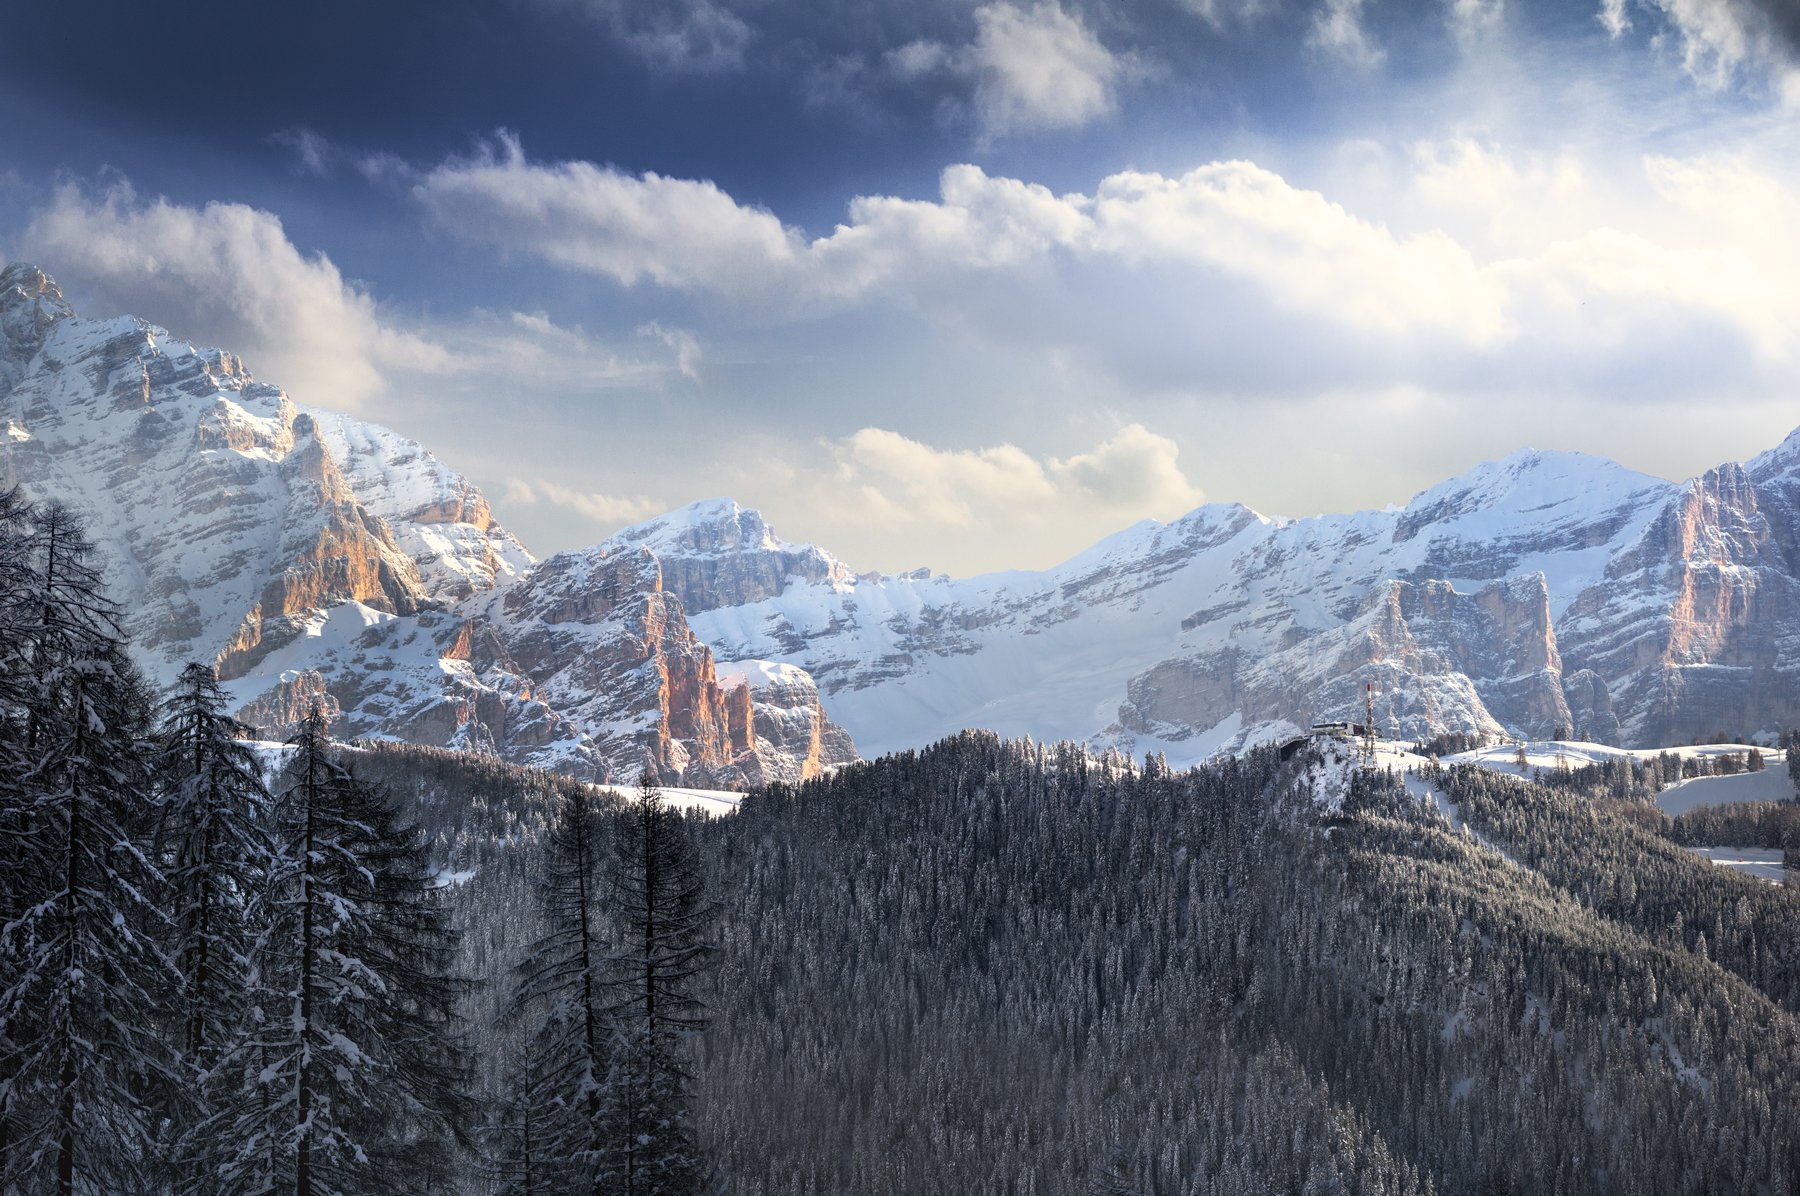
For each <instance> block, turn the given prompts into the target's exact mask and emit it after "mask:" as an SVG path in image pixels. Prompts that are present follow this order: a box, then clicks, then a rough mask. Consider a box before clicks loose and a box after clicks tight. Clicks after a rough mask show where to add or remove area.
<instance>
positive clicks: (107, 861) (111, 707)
mask: <svg viewBox="0 0 1800 1196" xmlns="http://www.w3.org/2000/svg"><path fill="white" fill-rule="evenodd" d="M28 548H29V560H30V562H31V566H32V567H31V569H30V571H29V573H28V574H27V575H26V578H25V581H26V584H27V587H28V588H27V591H26V593H25V594H24V595H23V597H22V599H21V600H20V602H19V606H18V608H17V609H19V610H23V611H25V612H26V617H24V618H23V619H22V620H21V621H20V623H19V624H18V625H17V626H15V628H14V630H15V632H16V633H17V634H18V636H19V642H18V643H17V644H16V645H15V646H14V647H13V649H12V650H13V651H14V652H16V653H19V654H20V655H21V656H22V657H23V665H24V667H25V669H26V671H27V676H26V679H25V685H24V687H23V693H22V694H21V695H20V698H21V700H20V702H19V709H18V711H17V712H16V715H15V718H14V728H13V729H14V732H15V733H16V734H17V735H18V744H19V748H20V752H21V756H22V759H21V761H20V766H19V767H18V768H17V770H16V772H15V773H14V775H13V776H11V777H9V778H8V780H7V782H6V790H7V792H6V798H5V804H6V807H7V809H6V824H7V832H8V833H7V837H8V839H9V840H10V843H9V847H8V850H9V852H10V853H12V858H11V859H9V861H8V862H9V865H10V866H11V872H10V874H9V875H8V877H7V888H8V890H9V892H10V900H11V903H12V905H13V907H14V911H15V915H14V916H13V917H12V918H11V919H10V920H9V921H8V922H7V923H6V925H5V926H4V928H3V929H0V957H3V958H4V959H5V960H6V961H7V965H6V966H7V971H8V975H7V976H6V981H7V983H6V987H5V989H4V991H0V1052H4V1055H3V1056H0V1075H4V1076H5V1080H6V1083H5V1090H4V1091H5V1099H6V1102H7V1108H6V1111H5V1122H6V1137H5V1142H4V1156H3V1157H0V1169H3V1171H0V1175H3V1176H4V1181H5V1183H7V1184H12V1185H14V1186H16V1187H17V1188H18V1189H19V1190H22V1191H31V1192H56V1193H59V1194H60V1196H70V1194H72V1193H74V1192H75V1191H77V1190H82V1191H142V1190H145V1185H146V1183H147V1181H146V1179H145V1176H146V1174H147V1170H148V1168H149V1166H150V1164H151V1162H152V1159H151V1156H152V1153H153V1149H152V1148H153V1142H154V1139H155V1133H156V1123H157V1121H158V1120H159V1117H158V1113H157V1112H156V1111H155V1110H153V1109H151V1108H150V1107H148V1104H147V1102H146V1100H145V1095H146V1094H147V1093H151V1092H167V1091H169V1090H170V1088H171V1087H172V1081H173V1076H172V1072H171V1070H170V1067H169V1061H168V1058H167V1052H166V1051H165V1050H164V1048H163V1044H162V1043H161V1041H160V1040H159V1039H158V1038H157V1036H156V1034H155V1026H156V1024H157V1020H158V1019H157V1018H156V1016H155V1014H156V1012H157V1009H158V1007H159V1003H160V999H161V997H162V995H164V994H165V993H166V991H167V980H168V975H169V973H168V961H167V958H166V956H165V955H164V954H163V953H162V952H161V950H160V948H159V946H158V943H159V940H160V939H161V937H162V933H161V931H162V928H163V927H164V926H166V919H165V918H164V917H163V915H162V914H161V912H160V911H159V910H158V909H157V907H156V905H155V901H156V899H157V897H158V893H157V887H158V886H159V885H160V883H161V878H160V876H159V875H158V873H157V870H156V867H155V865H154V863H153V862H152V861H151V860H150V859H149V858H147V856H146V854H145V853H144V852H143V851H142V850H141V849H140V847H139V845H138V839H139V835H140V834H141V832H142V830H143V829H144V828H145V827H146V826H147V825H148V812H149V809H150V801H149V778H148V775H147V770H146V769H145V767H144V753H143V752H142V750H141V748H142V744H143V740H144V738H145V734H146V730H147V722H148V705H149V704H148V701H147V699H146V697H145V694H144V688H143V685H142V682H141V681H140V679H139V678H138V675H137V673H136V671H135V670H134V668H133V666H132V664H131V662H130V660H129V659H128V657H127V656H126V652H125V646H124V643H123V640H122V637H121V634H120V632H119V628H118V619H117V615H116V612H115V610H114V608H113V607H112V605H111V604H110V603H109V602H108V601H107V599H106V597H105V595H104V593H103V587H102V584H101V577H100V571H99V568H98V566H97V565H96V564H95V562H94V559H93V552H94V549H93V545H92V544H91V543H90V542H89V541H88V540H87V538H86V536H85V534H84V532H83V529H82V526H81V522H80V520H79V519H78V518H76V517H75V516H74V515H73V514H72V513H71V512H69V511H68V510H66V509H65V508H62V507H60V506H56V505H52V506H49V507H47V508H45V509H44V510H43V511H42V512H41V513H40V514H39V516H38V518H37V519H36V521H35V525H34V527H33V529H32V534H31V537H30V539H29V542H28Z"/></svg>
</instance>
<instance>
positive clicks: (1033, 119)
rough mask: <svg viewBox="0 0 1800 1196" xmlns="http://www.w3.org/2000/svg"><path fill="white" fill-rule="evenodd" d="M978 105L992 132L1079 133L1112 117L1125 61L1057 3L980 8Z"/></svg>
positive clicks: (973, 55)
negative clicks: (1115, 90)
mask: <svg viewBox="0 0 1800 1196" xmlns="http://www.w3.org/2000/svg"><path fill="white" fill-rule="evenodd" d="M975 26H976V33H975V41H974V43H973V45H972V46H971V47H970V51H969V53H970V61H971V63H972V65H973V68H974V70H975V72H976V78H977V81H976V85H975V106H976V110H977V112H978V113H979V116H980V120H981V124H982V128H983V129H984V130H985V131H986V132H987V133H988V134H990V135H1003V134H1006V133H1013V132H1022V131H1023V132H1028V131H1035V130H1040V129H1070V128H1079V127H1081V126H1082V125H1086V124H1088V123H1090V122H1092V121H1094V120H1096V119H1098V118H1100V117H1102V116H1108V115H1110V114H1111V113H1112V112H1113V111H1114V109H1115V107H1116V104H1117V101H1116V99H1115V97H1114V88H1115V86H1116V85H1117V83H1118V81H1119V78H1120V76H1121V74H1122V73H1123V72H1124V69H1125V67H1124V64H1123V63H1122V62H1121V60H1120V59H1119V58H1118V57H1117V56H1116V55H1114V54H1113V53H1112V51H1110V50H1108V49H1107V48H1106V47H1105V46H1104V45H1102V44H1101V42H1100V39H1099V38H1098V37H1096V36H1094V34H1093V32H1092V31H1090V30H1089V29H1088V27H1087V26H1086V25H1085V24H1083V23H1082V21H1081V18H1080V16H1079V15H1076V14H1071V13H1067V12H1064V11H1063V9H1062V5H1061V4H1060V3H1057V2H1056V0H1049V2H1048V3H1039V4H1036V5H1034V6H1033V7H1031V8H1021V7H1019V6H1017V5H1014V4H1011V3H1006V2H1004V0H1002V2H1001V3H995V4H988V5H985V6H983V7H981V8H978V9H976V10H975Z"/></svg>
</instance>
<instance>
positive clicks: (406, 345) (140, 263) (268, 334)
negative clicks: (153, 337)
mask: <svg viewBox="0 0 1800 1196" xmlns="http://www.w3.org/2000/svg"><path fill="white" fill-rule="evenodd" d="M23 241H24V245H23V249H24V250H25V252H27V253H29V254H31V255H32V256H34V257H36V258H38V259H39V260H41V261H42V262H44V263H45V264H46V265H47V266H49V267H50V268H51V269H52V271H53V272H54V273H58V274H60V275H62V276H64V277H65V278H67V279H68V280H70V281H71V282H74V283H79V284H80V288H81V289H82V290H83V291H84V292H86V293H87V294H88V295H90V296H91V297H92V298H93V299H94V300H95V301H97V302H98V303H99V304H100V305H101V307H102V310H103V311H107V312H112V311H128V312H134V313H144V314H148V315H154V314H156V313H165V312H166V313H175V314H174V315H172V316H169V317H166V319H167V322H168V323H171V324H176V323H178V322H179V324H180V327H178V328H177V331H178V332H180V333H181V334H182V335H185V336H195V337H204V338H205V339H207V340H210V341H213V342H215V343H217V344H221V345H225V346H228V347H231V348H232V349H234V350H235V351H237V352H239V353H241V354H242V355H243V356H244V357H245V358H246V360H248V361H249V363H250V365H251V368H252V369H254V370H256V371H258V373H259V374H260V375H261V376H264V377H266V378H268V379H269V380H271V381H275V382H278V383H279V384H280V385H283V386H285V387H287V388H288V389H289V390H290V391H292V392H293V393H294V394H295V396H296V397H297V398H299V399H300V400H301V401H303V402H309V403H317V404H319V405H321V406H327V407H338V408H347V409H353V408H355V407H357V406H359V405H361V404H363V403H365V402H367V401H368V400H369V399H370V398H372V397H373V396H375V395H377V394H379V393H381V392H382V391H383V390H384V388H385V371H388V370H391V369H408V370H419V371H425V372H433V371H440V370H443V369H446V368H448V367H449V366H450V365H451V363H452V358H451V355H450V354H449V353H448V352H447V351H446V350H445V349H444V348H443V347H442V346H440V345H437V344H434V343H433V342H431V341H429V340H427V339H425V338H422V337H419V336H416V335H414V334H412V333H410V332H406V331H403V330H399V329H396V328H394V327H391V326H389V325H388V324H386V323H384V322H383V320H382V319H381V318H380V316H379V314H378V312H377V309H376V305H375V301H374V300H373V299H372V298H371V297H370V296H369V295H368V294H367V293H366V292H364V291H362V290H361V289H359V288H358V287H356V286H354V285H352V284H350V283H348V282H346V281H345V280H344V278H343V276H342V275H341V274H339V272H338V269H337V267H336V266H334V265H333V264H332V263H331V261H330V260H329V259H328V258H326V257H325V256H324V255H323V254H318V255H314V256H310V257H309V256H307V255H305V254H302V253H301V252H300V251H299V250H298V249H297V248H295V246H294V245H293V243H292V242H291V241H289V240H288V238H287V235H286V233H285V232H284V231H283V229H282V226H281V221H280V219H279V218H277V217H276V216H274V215H273V214H271V213H269V212H265V211H261V210H259V209H256V208H251V207H247V206H245V205H243V204H233V203H210V204H207V205H206V206H205V207H203V208H192V207H185V206H182V205H179V204H171V203H169V202H167V201H166V200H162V199H155V200H150V201H143V200H140V199H139V197H138V196H137V195H136V194H135V193H134V192H133V191H132V189H131V188H130V187H129V186H128V185H126V184H123V183H120V184H117V185H114V186H112V187H109V188H107V189H105V190H104V191H101V192H98V193H93V192H89V191H87V190H84V189H83V188H81V187H79V186H77V185H74V184H70V185H67V186H64V187H62V188H60V189H59V190H58V191H57V192H56V193H55V195H54V196H53V198H52V199H51V201H50V202H49V204H48V205H47V206H45V207H44V208H42V209H41V210H40V211H38V213H37V214H36V216H35V217H34V218H33V219H32V221H31V223H30V225H29V226H28V227H27V229H26V230H25V235H24V238H23ZM157 318H159V319H162V318H165V317H162V316H157Z"/></svg>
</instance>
